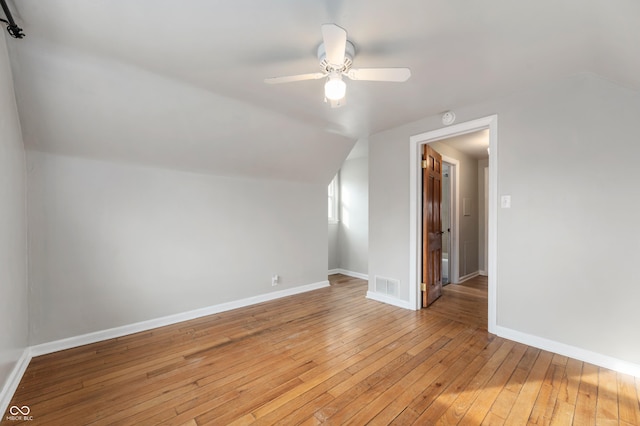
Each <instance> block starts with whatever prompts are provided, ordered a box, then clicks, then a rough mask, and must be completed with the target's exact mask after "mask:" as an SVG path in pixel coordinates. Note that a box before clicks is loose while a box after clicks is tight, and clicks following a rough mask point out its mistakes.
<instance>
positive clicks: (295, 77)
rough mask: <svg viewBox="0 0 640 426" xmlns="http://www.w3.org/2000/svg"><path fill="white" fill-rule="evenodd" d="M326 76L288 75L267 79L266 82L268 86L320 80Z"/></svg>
mask: <svg viewBox="0 0 640 426" xmlns="http://www.w3.org/2000/svg"><path fill="white" fill-rule="evenodd" d="M324 76H326V74H325V73H322V72H313V73H310V74H298V75H288V76H285V77H271V78H265V79H264V82H265V83H267V84H280V83H292V82H294V81H304V80H318V79H320V78H322V77H324Z"/></svg>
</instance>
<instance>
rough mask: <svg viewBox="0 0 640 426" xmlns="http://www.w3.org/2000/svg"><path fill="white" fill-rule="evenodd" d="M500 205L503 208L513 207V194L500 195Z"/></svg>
mask: <svg viewBox="0 0 640 426" xmlns="http://www.w3.org/2000/svg"><path fill="white" fill-rule="evenodd" d="M500 207H502V208H503V209H510V208H511V195H503V196H502V197H500Z"/></svg>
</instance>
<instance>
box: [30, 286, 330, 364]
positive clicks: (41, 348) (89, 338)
mask: <svg viewBox="0 0 640 426" xmlns="http://www.w3.org/2000/svg"><path fill="white" fill-rule="evenodd" d="M328 286H329V281H320V282H318V283H314V284H307V285H303V286H299V287H293V288H289V289H285V290H280V291H274V292H271V293H266V294H261V295H259V296H253V297H248V298H246V299H240V300H235V301H232V302H226V303H221V304H219V305H213V306H208V307H206V308H200V309H195V310H193V311H188V312H183V313H179V314H175V315H168V316H166V317H161V318H156V319H152V320H148V321H142V322H138V323H134V324H128V325H124V326H121V327H114V328H110V329H107V330H101V331H96V332H93V333H87V334H83V335H80V336H74V337H69V338H66V339H61V340H56V341H53V342H48V343H42V344H40V345H35V346H32V347H31V356H39V355H45V354H49V353H52V352H58V351H62V350H65V349H70V348H75V347H77V346H82V345H88V344H90V343H96V342H100V341H103V340H107V339H113V338H116V337H122V336H126V335H128V334H133V333H139V332H141V331H147V330H151V329H154V328H158V327H164V326H167V325H172V324H176V323H179V322H182V321H188V320H192V319H195V318H200V317H204V316H207V315H213V314H218V313H220V312H226V311H230V310H232V309H238V308H244V307H246V306H251V305H255V304H258V303H262V302H268V301H271V300H275V299H280V298H282V297H287V296H293V295H295V294H299V293H305V292H307V291H312V290H317V289H320V288H323V287H328Z"/></svg>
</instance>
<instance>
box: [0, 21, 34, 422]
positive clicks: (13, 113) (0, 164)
mask: <svg viewBox="0 0 640 426" xmlns="http://www.w3.org/2000/svg"><path fill="white" fill-rule="evenodd" d="M0 32H1V33H2V36H0V390H1V389H2V388H3V387H4V386H5V385H6V384H7V379H8V378H9V375H10V373H11V371H12V370H13V368H14V366H15V365H16V361H17V360H18V359H19V358H20V356H21V355H22V353H23V351H24V349H25V348H26V347H27V344H28V304H27V248H26V245H27V244H26V243H27V233H26V206H25V202H26V183H25V158H24V157H25V154H24V147H23V144H22V135H21V131H20V122H19V119H18V112H17V108H16V99H15V95H14V92H13V83H12V79H11V70H10V68H9V57H8V54H7V43H10V42H15V40H7V36H6V33H5V31H4V28H3V31H0ZM1 396H2V394H0V399H1ZM0 406H2V403H1V402H0ZM1 410H2V408H0V411H1Z"/></svg>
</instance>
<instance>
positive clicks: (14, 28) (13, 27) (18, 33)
mask: <svg viewBox="0 0 640 426" xmlns="http://www.w3.org/2000/svg"><path fill="white" fill-rule="evenodd" d="M0 3H2V10H4V15H5V16H6V17H7V19H8V20H7V19H2V18H0V21H2V22H5V23H7V24H9V25H7V32H8V33H9V35H10V36H11V37H13V38H23V37H24V33H23V32H22V28H20V27H19V26H18V25H17V24H16V21H14V20H13V16H12V15H11V11H10V10H9V6H7V2H6V1H5V0H0Z"/></svg>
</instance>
